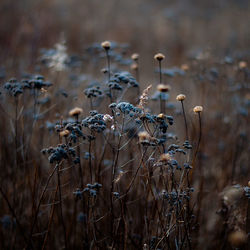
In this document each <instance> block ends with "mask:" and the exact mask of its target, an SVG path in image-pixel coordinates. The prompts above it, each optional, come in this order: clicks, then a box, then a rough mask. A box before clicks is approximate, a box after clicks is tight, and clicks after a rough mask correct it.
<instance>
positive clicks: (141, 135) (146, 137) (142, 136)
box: [138, 131, 151, 142]
mask: <svg viewBox="0 0 250 250" xmlns="http://www.w3.org/2000/svg"><path fill="white" fill-rule="evenodd" d="M138 137H139V142H144V141H149V140H150V139H151V136H150V135H149V133H148V132H147V131H141V132H139V134H138Z"/></svg>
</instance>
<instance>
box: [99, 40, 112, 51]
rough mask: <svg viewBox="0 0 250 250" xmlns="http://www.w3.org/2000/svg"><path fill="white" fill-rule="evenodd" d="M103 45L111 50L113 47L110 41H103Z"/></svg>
mask: <svg viewBox="0 0 250 250" xmlns="http://www.w3.org/2000/svg"><path fill="white" fill-rule="evenodd" d="M101 46H102V47H103V48H104V49H105V50H109V49H110V47H111V43H110V42H109V41H104V42H102V43H101Z"/></svg>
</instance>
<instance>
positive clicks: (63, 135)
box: [59, 129, 70, 137]
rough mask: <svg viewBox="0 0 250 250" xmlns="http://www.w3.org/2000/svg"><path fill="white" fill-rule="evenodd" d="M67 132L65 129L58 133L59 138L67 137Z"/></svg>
mask: <svg viewBox="0 0 250 250" xmlns="http://www.w3.org/2000/svg"><path fill="white" fill-rule="evenodd" d="M69 133H70V132H69V130H67V129H65V130H63V131H61V132H60V133H59V135H60V136H61V137H67V136H68V135H69Z"/></svg>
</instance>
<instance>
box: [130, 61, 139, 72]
mask: <svg viewBox="0 0 250 250" xmlns="http://www.w3.org/2000/svg"><path fill="white" fill-rule="evenodd" d="M130 68H131V69H132V70H137V69H138V64H137V63H133V64H132V65H131V66H130Z"/></svg>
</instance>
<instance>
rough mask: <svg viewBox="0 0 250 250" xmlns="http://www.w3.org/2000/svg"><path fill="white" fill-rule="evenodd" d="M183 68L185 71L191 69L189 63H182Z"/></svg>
mask: <svg viewBox="0 0 250 250" xmlns="http://www.w3.org/2000/svg"><path fill="white" fill-rule="evenodd" d="M181 69H182V70H184V71H188V70H189V66H188V65H187V64H182V65H181Z"/></svg>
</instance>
